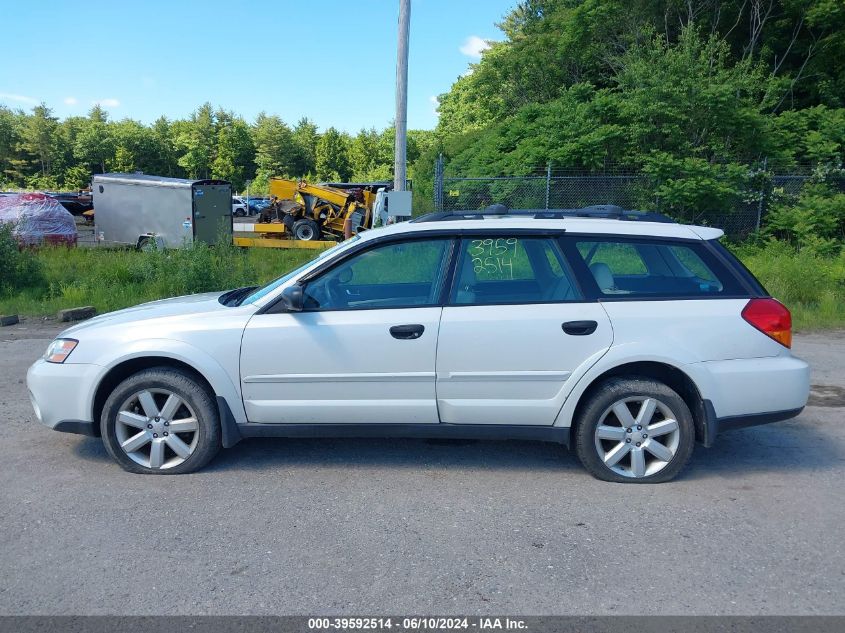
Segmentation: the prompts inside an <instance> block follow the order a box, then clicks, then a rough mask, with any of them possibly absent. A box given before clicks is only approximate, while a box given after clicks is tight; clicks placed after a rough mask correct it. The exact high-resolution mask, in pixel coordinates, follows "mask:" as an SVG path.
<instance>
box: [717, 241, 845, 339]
mask: <svg viewBox="0 0 845 633" xmlns="http://www.w3.org/2000/svg"><path fill="white" fill-rule="evenodd" d="M732 250H733V251H734V253H735V254H736V255H737V256H738V257H739V258H740V259H741V260H742V261H743V262H744V263H745V265H746V266H748V268H749V269H750V270H751V272H753V273H754V275H755V276H756V277H757V279H759V280H760V282H761V283H762V284H763V285H764V286H765V287H766V290H768V291H769V293H770V294H771V295H772V296H773V297H775V298H776V299H779V300H780V301H781V302H783V303H784V304H785V305H786V307H788V308H789V310H790V311H791V312H792V322H793V325H794V327H795V329H797V330H820V329H830V328H837V327H845V252H840V253H839V254H838V255H836V256H831V257H822V256H820V255H817V254H814V253H812V252H810V251H807V250H800V251H799V250H796V249H795V248H794V247H792V246H791V245H789V244H787V243H785V242H779V241H770V242H766V243H764V244H758V245H741V246H734V247H732Z"/></svg>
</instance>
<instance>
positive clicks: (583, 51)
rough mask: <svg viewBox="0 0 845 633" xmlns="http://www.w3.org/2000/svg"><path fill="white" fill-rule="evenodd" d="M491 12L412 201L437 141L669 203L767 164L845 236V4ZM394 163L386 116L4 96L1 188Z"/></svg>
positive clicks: (721, 2)
mask: <svg viewBox="0 0 845 633" xmlns="http://www.w3.org/2000/svg"><path fill="white" fill-rule="evenodd" d="M499 26H500V28H501V29H502V31H503V33H504V35H505V37H504V39H502V40H501V41H497V42H490V48H489V49H487V50H486V51H484V53H483V56H482V58H481V60H480V61H479V62H478V63H475V64H472V65H471V66H470V68H469V70H468V72H466V73H464V74H463V75H461V76H460V77H458V78H457V79H456V80H455V82H454V83H453V85H452V86H451V88H450V90H449V91H448V92H446V93H445V94H442V95H440V97H439V98H438V112H439V122H438V124H437V127H436V128H435V129H434V130H433V131H414V132H411V133H410V138H409V148H408V157H409V163H410V169H409V175H410V177H411V178H412V179H413V181H414V189H415V192H416V194H415V206H416V207H417V208H418V209H425V208H427V207H430V201H431V198H432V195H431V194H432V191H431V186H432V180H433V172H434V165H435V161H436V159H437V156H438V155H440V154H443V155H444V157H445V160H446V165H447V172H448V173H449V174H451V175H459V176H509V175H526V174H532V173H536V172H537V171H538V170H542V169H545V167H546V165H548V164H551V165H553V166H554V168H555V169H572V170H579V171H587V172H606V171H609V170H626V171H633V172H637V173H642V174H646V175H647V176H648V177H649V178H650V182H651V188H650V191H649V193H650V198H649V199H648V200H651V201H659V204H660V208H661V209H662V210H664V211H668V212H669V213H676V214H677V215H678V216H679V217H690V216H691V215H695V213H690V211H691V210H692V211H693V212H694V211H699V212H702V211H710V210H714V209H718V210H723V211H724V210H729V209H731V208H734V207H736V206H737V205H738V204H739V203H743V204H747V203H748V202H749V200H748V196H749V195H751V194H749V192H752V193H753V192H760V191H764V190H765V188H766V182H767V178H769V177H770V176H771V174H773V173H780V174H784V173H796V172H798V173H807V174H811V175H812V178H811V179H810V180H809V181H808V182H807V184H806V185H805V187H804V189H803V190H802V191H801V193H800V195H798V196H787V195H783V196H781V195H779V193H778V192H777V191H773V192H771V194H772V195H771V196H770V198H769V201H770V202H772V204H771V205H770V206H769V208H768V214H767V216H766V230H767V231H768V232H769V234H770V235H773V236H776V237H778V238H783V239H787V240H789V241H791V242H793V243H795V244H796V245H798V246H799V247H802V248H804V247H806V248H812V249H815V250H818V251H819V252H825V253H828V252H835V251H837V250H838V249H839V248H840V247H841V245H842V243H843V242H844V241H845V192H843V187H842V183H843V182H845V171H843V160H845V2H842V0H523V1H521V2H519V3H517V4H516V5H515V7H514V9H513V10H512V11H510V12H509V13H508V14H507V15H506V16H504V17H503V19H502V21H501V24H500V25H499ZM413 63H414V60H412V69H413ZM412 72H413V70H412ZM392 161H393V130H392V128H390V127H388V128H386V129H383V130H377V129H368V130H362V131H361V132H359V133H358V134H357V135H350V134H346V133H344V132H341V131H338V130H337V129H335V128H332V127H330V128H328V129H326V130H325V131H322V132H320V131H319V130H318V129H317V127H316V126H315V125H314V123H313V122H311V121H309V120H308V119H306V118H303V119H301V120H300V121H298V122H296V123H295V124H290V123H287V122H285V121H282V120H281V119H280V118H279V117H278V116H274V115H268V114H261V115H259V116H258V117H257V118H256V120H255V121H251V122H248V121H245V120H244V119H243V118H242V117H240V116H238V115H236V114H235V113H232V112H228V111H225V110H222V109H215V108H214V107H212V106H211V105H210V104H205V105H203V106H201V107H200V108H198V109H197V110H196V111H195V112H194V113H193V114H192V115H191V116H190V117H189V118H187V119H184V120H169V119H166V118H164V117H162V118H160V119H158V120H157V121H155V122H154V123H152V124H151V125H143V124H141V123H139V122H137V121H132V120H129V119H124V120H120V121H114V120H109V118H108V117H107V116H106V113H105V112H104V111H103V110H102V109H100V108H97V107H95V108H94V109H92V110H91V112H90V113H89V114H88V116H86V117H69V118H67V119H64V120H62V121H59V120H57V119H56V117H54V116H53V115H52V113H51V112H50V110H49V108H48V107H47V106H45V105H40V106H37V107H35V108H33V109H32V111H31V112H22V111H19V110H10V109H8V108H2V107H0V184H2V185H5V186H7V187H8V186H12V187H30V188H41V189H56V188H65V189H73V188H77V187H80V186H83V185H85V184H86V183H87V182H88V181H89V179H90V175H91V174H92V173H95V172H101V171H136V170H140V171H144V172H146V173H155V174H161V175H165V176H185V177H196V178H204V177H217V178H224V179H227V180H231V181H232V182H233V184H234V185H235V188H236V189H237V190H242V189H243V184H244V183H245V181H246V180H248V179H249V180H253V181H254V183H255V189H256V190H261V189H262V188H263V187H265V186H266V181H267V178H268V177H270V176H290V177H306V178H313V179H317V180H323V181H326V180H358V181H361V180H382V179H390V178H391V175H392V169H393V166H392ZM754 195H756V194H754ZM648 200H646V202H648Z"/></svg>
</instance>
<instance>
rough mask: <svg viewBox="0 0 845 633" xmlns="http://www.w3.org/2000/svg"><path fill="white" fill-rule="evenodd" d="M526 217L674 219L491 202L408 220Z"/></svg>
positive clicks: (600, 207)
mask: <svg viewBox="0 0 845 633" xmlns="http://www.w3.org/2000/svg"><path fill="white" fill-rule="evenodd" d="M503 217H530V218H533V219H535V220H555V219H564V218H600V219H605V220H626V221H627V220H630V221H640V222H664V223H674V222H675V220H673V219H672V218H670V217H669V216H666V215H663V214H662V213H654V212H651V211H635V210H632V209H623V208H622V207H618V206H616V205H612V204H596V205H592V206H589V207H583V208H581V209H508V208H507V207H506V206H505V205H503V204H494V205H491V206H489V207H487V208H486V209H478V210H462V211H436V212H434V213H429V214H427V215H423V216H420V217H418V218H415V219H413V220H411V221H412V222H442V221H448V220H484V219H487V218H503Z"/></svg>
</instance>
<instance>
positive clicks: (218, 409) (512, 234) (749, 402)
mask: <svg viewBox="0 0 845 633" xmlns="http://www.w3.org/2000/svg"><path fill="white" fill-rule="evenodd" d="M721 236H722V231H720V230H718V229H715V228H707V227H701V226H687V225H681V224H676V223H673V222H671V221H666V219H665V218H663V217H662V216H657V215H655V214H645V213H642V212H629V211H622V210H621V209H618V208H615V207H607V208H604V207H602V208H597V207H591V208H587V209H581V210H568V211H567V210H562V211H548V212H546V211H544V212H513V211H512V212H507V210H505V209H496V210H487V211H479V212H457V213H450V212H441V213H435V214H431V215H429V216H425V217H422V218H419V219H417V220H414V221H411V222H406V223H402V224H397V225H393V226H390V227H386V228H382V229H376V230H372V231H367V232H364V233H361V234H360V235H358V236H356V237H353V238H352V239H350V240H347V241H346V242H343V243H341V244H339V245H338V246H336V247H334V248H332V249H330V250H328V251H325V252H324V253H323V254H322V255H320V256H319V257H318V258H317V259H315V260H314V261H311V262H309V263H308V264H306V265H304V266H303V267H301V268H299V269H298V270H294V271H293V272H291V273H288V274H287V275H284V276H283V277H280V278H278V279H276V280H275V281H273V282H271V283H269V284H268V285H266V286H264V287H261V288H241V289H237V290H232V291H229V292H223V293H220V292H217V293H211V294H202V295H194V296H188V297H180V298H176V299H168V300H164V301H155V302H152V303H146V304H143V305H139V306H137V307H134V308H130V309H127V310H120V311H117V312H112V313H110V314H105V315H102V316H100V317H97V318H94V319H91V320H90V321H86V322H84V323H81V324H78V325H75V326H74V327H71V328H69V329H67V330H65V331H64V332H62V334H61V335H60V336H59V338H57V339H56V340H55V341H53V342H52V343H51V344H50V346H49V348H48V349H47V351H46V353H45V354H44V358H43V359H41V360H38V361H37V362H36V363H35V364H34V365H33V366H32V367H31V368H30V370H29V373H28V375H27V384H28V387H29V391H30V393H31V398H32V404H33V406H34V408H35V412H36V415H37V416H38V418H39V419H40V421H41V422H43V423H44V424H45V425H47V426H49V427H51V428H53V429H56V430H58V431H67V432H71V433H82V434H86V435H94V436H101V437H102V439H103V442H104V443H105V446H106V449H107V450H108V452H109V453H110V454H111V455H112V457H114V459H115V460H116V461H117V462H118V463H119V464H120V465H121V466H122V467H123V468H125V469H126V470H128V471H131V472H135V473H160V474H164V473H186V472H190V471H194V470H196V469H198V468H200V467H201V466H203V465H204V464H206V463H207V462H208V461H209V460H210V459H211V458H212V457H213V456H214V455H215V453H217V451H218V449H219V448H220V447H221V446H223V447H230V446H232V445H234V444H236V443H237V442H238V441H240V440H241V439H242V438H247V437H270V436H273V437H329V436H344V437H374V436H380V437H426V438H496V439H530V440H546V441H552V442H558V443H560V444H564V445H567V446H572V445H574V448H575V451H576V453H577V455H578V457H579V459H580V460H581V462H582V463H583V464H584V466H585V467H586V469H587V470H588V471H589V472H590V473H592V474H593V475H594V476H596V477H598V478H600V479H604V480H608V481H616V482H662V481H666V480H669V479H671V478H672V477H674V476H675V475H676V474H677V473H678V472H679V471H680V470H681V469H682V468H683V467H684V465H685V464H686V462H687V461H688V460H689V458H690V454H691V453H692V450H693V445H694V443H695V442H696V441H698V442H700V443H702V444H704V445H705V446H710V445H712V444H713V442H714V439H715V437H716V435H717V434H719V433H721V432H722V431H725V430H728V429H731V428H736V427H744V426H750V425H754V424H762V423H766V422H774V421H778V420H784V419H787V418H790V417H793V416H795V415H798V413H800V411H801V410H802V408H803V407H804V405H805V403H806V401H807V396H808V393H809V368H808V366H807V364H806V363H805V362H803V361H801V360H799V359H797V358H795V357H793V356H792V355H791V353H790V349H789V348H790V344H791V318H790V314H789V311H788V310H787V309H786V308H785V307H784V306H783V305H781V304H780V303H779V302H777V301H776V300H775V299H773V298H771V297H770V296H769V295H768V294H767V293H766V291H765V290H764V289H763V287H762V286H761V285H760V283H759V282H758V281H757V280H756V279H755V278H754V277H753V276H752V275H751V273H750V272H749V271H748V270H747V269H746V268H745V267H744V266H743V265H742V264H741V263H740V262H739V261H737V260H736V258H734V257H733V256H732V255H731V254H730V253H729V252H728V250H727V249H725V248H724V247H723V246H722V245H721V244H720V243H719V242H718V239H719V237H721Z"/></svg>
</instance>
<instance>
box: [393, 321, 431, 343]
mask: <svg viewBox="0 0 845 633" xmlns="http://www.w3.org/2000/svg"><path fill="white" fill-rule="evenodd" d="M423 332H425V326H424V325H419V324H418V323H412V324H409V325H394V326H393V327H392V328H390V336H392V337H393V338H398V339H405V340H414V339H417V338H419V337H421V336H422V335H423Z"/></svg>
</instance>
